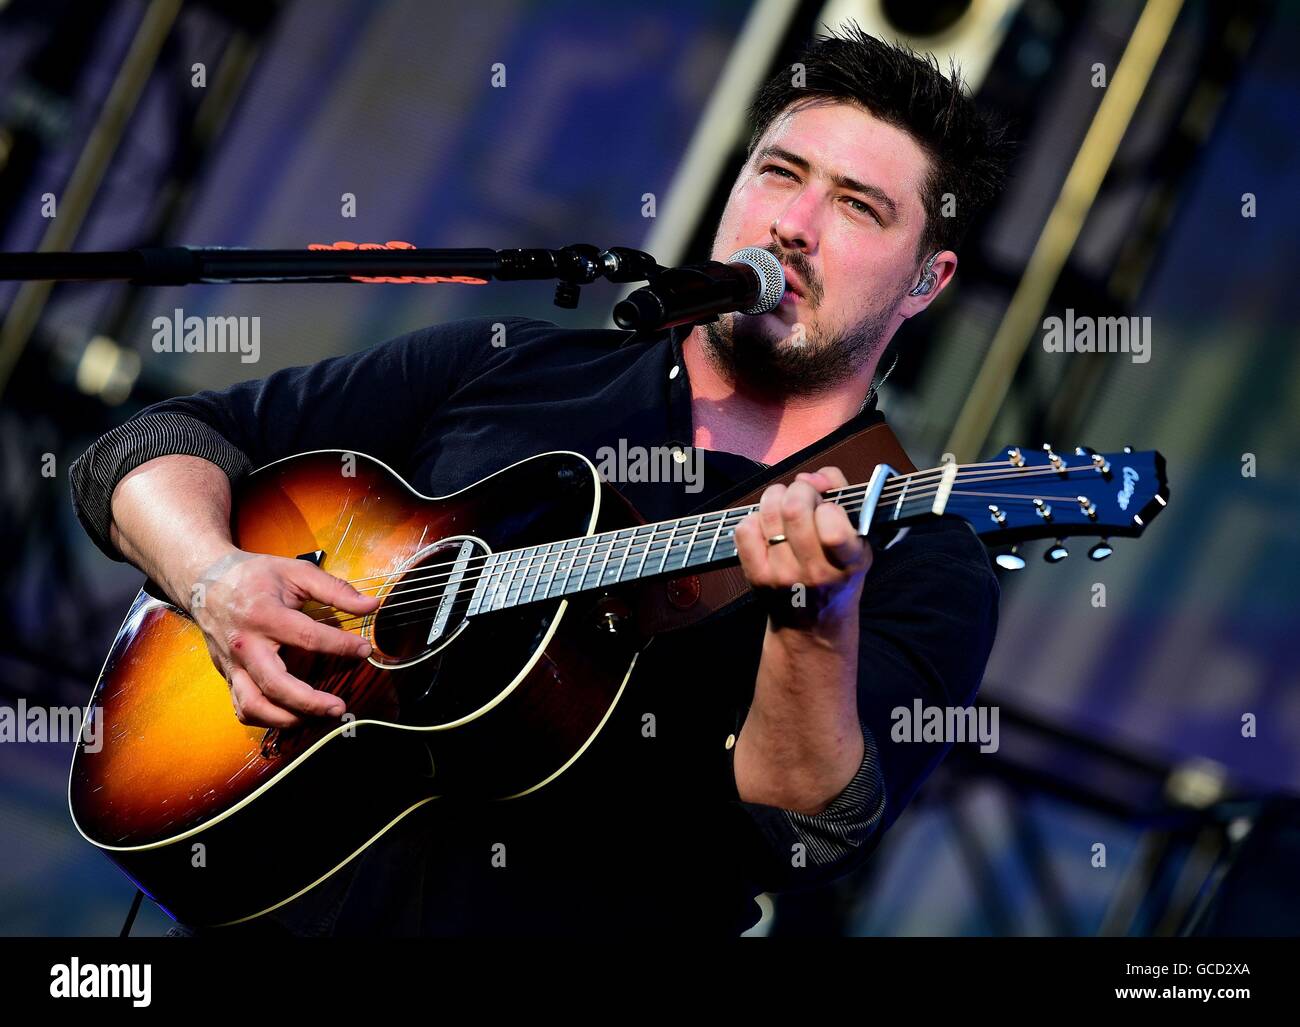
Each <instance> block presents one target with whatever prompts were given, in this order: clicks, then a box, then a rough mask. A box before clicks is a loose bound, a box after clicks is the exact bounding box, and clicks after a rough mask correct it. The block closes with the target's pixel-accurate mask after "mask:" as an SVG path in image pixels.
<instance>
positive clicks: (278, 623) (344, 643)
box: [265, 606, 370, 657]
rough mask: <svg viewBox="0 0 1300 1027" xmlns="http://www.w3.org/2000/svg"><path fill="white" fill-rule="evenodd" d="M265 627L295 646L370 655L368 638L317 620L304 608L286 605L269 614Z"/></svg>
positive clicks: (278, 638) (364, 655)
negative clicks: (305, 611)
mask: <svg viewBox="0 0 1300 1027" xmlns="http://www.w3.org/2000/svg"><path fill="white" fill-rule="evenodd" d="M265 630H266V633H267V635H268V636H269V637H271V638H274V639H275V640H276V641H277V642H283V643H284V644H285V645H291V646H293V647H294V648H295V649H306V650H308V651H310V652H317V653H328V654H329V655H331V656H353V657H366V656H369V655H370V643H369V642H367V641H366V640H365V639H364V638H360V637H358V636H357V635H354V634H352V633H351V632H349V631H344V630H343V629H342V628H335V627H330V625H328V624H323V623H321V622H320V621H317V620H313V619H312V618H311V617H309V616H308V615H307V614H305V613H303V612H302V611H301V610H294V609H290V608H289V607H283V606H282V607H280V608H279V610H277V611H276V612H275V613H273V614H271V615H270V617H268V618H267V623H266V626H265Z"/></svg>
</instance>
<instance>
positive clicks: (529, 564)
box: [309, 490, 1076, 622]
mask: <svg viewBox="0 0 1300 1027" xmlns="http://www.w3.org/2000/svg"><path fill="white" fill-rule="evenodd" d="M935 494H937V491H936V492H920V491H918V492H917V493H916V494H915V495H914V496H912V497H909V499H908V502H915V501H918V500H923V499H928V498H930V497H931V496H933V495H935ZM953 497H954V499H959V498H961V497H971V498H1001V499H1003V500H1004V501H1005V502H1006V503H1007V504H1014V503H1032V502H1033V500H1031V499H1026V498H1024V497H1021V496H1017V495H1013V494H1009V493H993V492H972V491H969V490H954V492H953ZM1039 498H1043V497H1039ZM1046 498H1047V499H1051V500H1055V501H1058V502H1064V503H1073V502H1075V501H1076V497H1074V496H1053V495H1048V496H1047V497H1046ZM950 502H951V500H950ZM980 505H984V504H980ZM843 508H844V509H845V511H846V512H847V513H856V512H858V510H860V509H861V508H860V507H857V508H856V509H850V506H849V504H843ZM745 516H748V514H746V515H745ZM990 516H991V514H990ZM728 519H729V518H724V519H723V520H722V521H721V522H719V530H718V532H717V539H716V540H715V541H714V542H712V543H710V545H711V546H712V547H714V548H716V547H717V546H718V545H720V544H734V529H735V527H736V526H737V525H738V523H739V522H737V525H728V524H727V523H726V521H727V520H728ZM741 519H742V520H743V517H742V518H741ZM728 527H729V528H731V529H732V531H731V534H730V535H724V534H723V531H724V529H726V528H728ZM1062 527H1063V528H1069V527H1076V526H1074V525H1063V526H1062ZM689 538H690V540H689V541H688V543H687V548H688V550H693V549H694V548H695V546H696V545H698V544H702V543H703V542H704V541H707V539H700V540H696V539H695V538H694V536H690V537H689ZM608 541H609V546H608V551H607V552H605V553H603V554H602V553H600V552H599V550H600V544H596V545H593V546H591V547H584V548H582V549H580V550H573V551H572V552H571V553H569V554H566V555H568V556H571V557H573V559H571V560H570V561H569V563H568V565H567V567H565V568H564V569H563V570H561V569H560V568H558V567H557V569H556V571H555V574H553V575H552V577H551V581H550V582H549V583H548V584H547V587H548V588H549V587H550V585H551V584H553V583H554V581H555V580H556V578H557V577H558V575H559V574H560V573H564V574H565V575H566V581H567V577H568V576H570V575H572V573H573V570H574V569H575V568H576V567H577V566H578V564H579V560H578V559H577V558H578V557H579V556H581V555H582V554H583V553H586V554H587V555H588V557H589V559H588V561H587V566H586V567H584V568H583V570H582V572H581V574H582V576H581V578H580V579H579V580H580V581H585V580H586V578H587V577H588V576H589V575H590V574H591V568H592V567H593V566H595V564H596V560H597V559H598V558H601V559H603V566H602V567H601V570H600V574H601V575H603V574H604V573H605V572H606V571H607V570H608V567H609V559H610V556H611V555H613V553H614V542H613V540H612V539H611V540H608ZM682 541H683V536H681V535H677V536H674V537H672V538H669V537H667V536H665V537H664V538H663V539H654V540H653V541H652V540H651V539H650V538H649V537H647V538H646V539H645V544H644V545H643V546H642V549H641V551H640V552H636V551H634V550H633V549H632V548H631V546H629V547H628V551H627V553H626V555H625V556H624V559H623V564H622V565H621V566H620V568H619V573H620V574H621V573H622V568H623V566H625V565H626V564H627V562H628V560H629V559H634V558H638V557H639V558H640V559H641V566H642V568H644V567H645V565H646V563H647V562H648V559H649V557H650V556H652V555H654V554H656V553H658V554H661V555H663V557H664V560H663V561H661V564H660V566H661V568H662V569H661V570H659V571H655V572H653V573H654V574H659V573H667V572H668V571H667V569H666V560H667V557H668V555H670V553H671V550H672V549H673V548H674V547H677V546H680V543H681V542H682ZM661 543H662V545H661ZM632 545H635V543H632ZM535 560H536V554H535V555H534V556H530V557H529V558H528V559H527V560H526V561H525V560H520V561H518V562H517V563H515V564H513V565H511V564H509V563H508V562H507V563H506V564H505V565H503V566H501V567H493V568H492V569H490V570H488V571H487V572H486V573H484V574H462V577H461V579H460V580H459V581H458V582H457V584H458V585H461V584H463V585H470V584H475V583H477V582H478V581H480V580H482V579H483V578H484V577H490V576H491V575H492V574H495V573H497V572H498V571H499V572H500V576H501V577H502V578H503V579H504V578H505V576H506V575H509V579H510V584H509V585H507V586H506V587H507V589H509V588H511V587H513V586H514V583H515V581H516V579H517V578H518V577H519V576H520V573H521V572H523V573H524V579H523V580H522V581H521V582H520V584H519V591H518V593H517V594H518V595H523V594H524V592H525V590H527V589H528V586H529V580H528V577H527V575H530V574H532V572H533V571H534V569H535ZM685 569H687V565H686V564H683V565H682V566H680V567H675V568H673V570H674V571H679V570H685ZM454 574H455V572H454V571H452V572H448V573H445V574H444V573H434V574H428V575H420V576H411V577H400V578H398V579H397V581H396V582H395V587H394V591H395V592H396V591H398V590H399V589H400V592H399V594H400V595H402V596H409V595H413V594H415V593H417V592H429V591H438V590H439V589H440V587H441V584H442V581H441V579H444V578H448V579H449V578H451V577H452V576H454ZM638 576H639V574H638ZM540 581H541V577H540V575H539V576H537V579H536V581H535V582H534V583H533V584H532V589H531V591H530V592H529V595H530V598H531V596H532V594H534V593H535V592H536V591H537V584H538V583H539V582H540ZM424 582H433V584H425V585H424V587H423V588H410V587H409V586H410V585H412V584H420V583H424ZM611 583H612V584H623V583H625V582H623V581H622V579H621V578H618V579H616V580H615V581H614V582H611ZM593 587H599V585H596V586H593ZM461 591H462V594H463V593H464V590H461ZM472 593H473V590H471V591H470V594H471V595H472ZM420 601H423V600H404V601H402V602H397V603H393V602H389V603H386V604H384V608H385V609H393V608H395V607H398V606H404V605H410V603H411V602H420ZM428 601H433V600H432V599H430V600H428ZM439 601H440V600H439ZM510 605H515V604H513V603H511V604H510ZM329 609H333V608H330V607H324V606H318V607H316V608H315V609H313V611H312V612H316V611H317V610H329ZM372 613H373V611H372ZM309 616H310V614H309ZM353 616H354V617H358V618H364V617H366V616H370V614H356V615H353ZM312 619H314V620H319V621H321V622H326V621H330V620H333V619H334V614H333V613H329V612H326V613H325V615H324V616H322V617H312Z"/></svg>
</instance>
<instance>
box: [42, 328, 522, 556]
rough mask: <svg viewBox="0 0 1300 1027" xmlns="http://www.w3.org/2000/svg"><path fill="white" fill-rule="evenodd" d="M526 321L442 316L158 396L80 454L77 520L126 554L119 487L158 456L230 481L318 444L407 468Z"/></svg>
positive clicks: (75, 467) (105, 546)
mask: <svg viewBox="0 0 1300 1027" xmlns="http://www.w3.org/2000/svg"><path fill="white" fill-rule="evenodd" d="M523 320H526V319H524V318H494V317H482V318H468V319H465V320H461V321H452V322H449V323H447V324H442V325H434V326H432V327H429V328H422V329H420V330H418V331H415V332H410V333H408V334H406V335H402V336H399V337H397V338H395V339H390V340H389V341H387V342H384V343H380V344H379V345H377V346H372V347H370V348H369V349H366V350H362V351H360V352H358V353H350V354H347V355H344V356H338V357H330V358H328V359H325V360H321V361H318V362H317V363H314V364H310V365H306V366H302V367H290V368H286V369H284V370H282V371H276V372H275V373H273V374H271V375H269V376H267V377H265V378H260V379H254V380H252V381H246V382H240V383H238V384H236V385H232V386H230V387H229V388H226V389H221V390H208V391H203V392H197V393H195V394H193V395H190V396H180V397H177V398H175V399H168V400H164V401H162V402H160V403H155V404H153V405H152V406H148V407H146V408H144V409H143V410H141V411H140V412H139V413H137V414H135V415H134V416H133V417H131V418H130V419H129V420H127V421H126V422H125V423H124V424H122V425H120V426H118V427H117V428H114V429H113V430H112V431H110V432H108V433H106V434H105V435H103V436H101V437H100V438H99V439H97V440H96V441H95V442H94V443H93V444H92V445H91V446H90V448H89V449H87V450H86V452H85V453H83V454H82V455H81V456H80V457H78V458H77V460H75V461H74V462H73V463H72V465H71V467H70V468H69V472H68V475H69V479H70V483H71V489H72V505H73V509H74V510H75V512H76V515H77V519H78V520H79V521H80V522H81V524H82V526H83V527H84V528H85V530H86V532H87V534H88V535H89V536H90V538H91V540H92V541H93V542H94V543H95V545H97V546H98V547H99V548H100V550H102V551H103V552H104V553H105V554H106V555H107V556H109V557H110V558H111V559H114V560H118V561H122V560H124V557H123V556H122V554H121V553H120V552H118V550H117V547H116V546H114V545H113V543H112V542H111V541H110V538H109V526H110V524H111V523H112V512H111V501H112V496H113V490H114V488H115V487H116V486H117V483H118V482H119V481H121V480H122V478H123V477H125V475H126V474H127V473H128V472H130V471H132V470H133V469H135V468H136V467H138V466H140V465H141V464H143V463H146V462H147V461H149V460H152V459H154V458H155V457H159V456H169V455H174V454H183V455H188V456H197V457H201V458H202V459H205V460H209V461H211V462H212V463H214V464H216V465H217V466H218V467H220V468H221V469H222V470H223V471H225V472H226V475H227V476H228V477H229V478H230V480H231V483H232V484H233V483H235V482H236V481H238V480H239V479H240V478H241V477H243V476H244V475H246V474H248V473H249V472H250V471H252V470H253V469H254V468H256V467H260V466H262V465H264V464H267V463H271V462H272V461H274V460H278V459H281V458H282V457H286V456H291V455H293V454H294V453H301V452H305V451H309V450H313V449H343V450H353V451H357V452H364V453H368V454H370V455H372V456H375V457H377V458H378V459H380V460H383V461H384V462H385V463H388V464H390V465H392V466H393V467H395V468H397V469H398V470H401V469H403V468H404V465H405V463H406V460H407V458H408V457H409V456H410V454H411V453H412V452H413V451H414V449H415V446H416V444H417V442H418V441H419V438H420V435H421V431H422V428H423V427H424V425H425V424H426V423H427V422H428V419H429V417H430V416H431V415H432V413H433V412H434V410H435V409H436V407H437V406H438V405H439V404H440V403H442V402H443V401H445V400H446V399H447V398H448V397H449V396H450V395H451V394H452V393H453V392H454V391H455V389H456V388H457V387H459V386H460V385H461V384H463V383H465V382H467V381H468V380H470V378H472V377H473V376H474V375H476V374H478V373H481V372H482V371H483V370H484V369H485V368H486V366H487V364H488V363H489V362H490V360H491V356H492V354H493V353H494V352H495V347H494V340H495V339H496V338H499V337H500V334H501V333H500V331H499V330H498V329H497V327H496V326H497V325H499V324H506V325H510V324H513V323H517V322H519V321H523Z"/></svg>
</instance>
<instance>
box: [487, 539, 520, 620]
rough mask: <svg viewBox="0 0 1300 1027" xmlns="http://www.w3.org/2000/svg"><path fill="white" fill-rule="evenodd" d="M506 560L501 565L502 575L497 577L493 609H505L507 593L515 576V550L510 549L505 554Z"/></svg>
mask: <svg viewBox="0 0 1300 1027" xmlns="http://www.w3.org/2000/svg"><path fill="white" fill-rule="evenodd" d="M504 555H505V560H503V561H502V565H501V576H500V577H499V578H497V584H496V589H495V594H494V596H493V598H492V609H494V610H503V609H505V606H506V593H507V592H509V591H510V582H511V581H512V580H513V578H514V573H515V568H514V563H513V560H514V555H515V554H514V550H509V551H507V552H506V553H505V554H504Z"/></svg>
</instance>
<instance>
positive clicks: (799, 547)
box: [781, 481, 834, 585]
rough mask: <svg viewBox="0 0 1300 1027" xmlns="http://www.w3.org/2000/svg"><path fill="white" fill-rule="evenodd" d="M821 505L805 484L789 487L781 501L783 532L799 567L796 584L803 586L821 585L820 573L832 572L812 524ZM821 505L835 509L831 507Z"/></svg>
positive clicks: (814, 493)
mask: <svg viewBox="0 0 1300 1027" xmlns="http://www.w3.org/2000/svg"><path fill="white" fill-rule="evenodd" d="M820 501H821V497H820V496H818V495H817V490H816V489H814V488H813V487H812V486H811V485H809V484H808V483H807V482H806V481H796V482H795V483H794V484H792V485H791V486H790V487H789V488H788V489H786V492H785V496H784V497H783V498H782V500H781V519H782V522H783V523H784V525H785V527H784V529H783V530H784V532H785V537H786V538H787V539H788V540H789V544H790V548H791V550H792V551H793V552H794V556H795V559H796V560H797V561H798V564H799V571H798V573H799V575H800V577H799V579H798V580H799V581H802V582H803V583H804V584H805V585H812V584H821V583H822V577H821V574H822V572H831V571H832V570H833V568H831V566H830V565H829V564H828V563H827V562H826V557H825V554H823V552H822V543H821V539H820V538H818V536H817V526H816V524H814V523H813V510H814V509H815V508H816V507H817V505H818V504H819V503H820ZM822 505H831V506H834V504H833V503H832V504H822Z"/></svg>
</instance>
